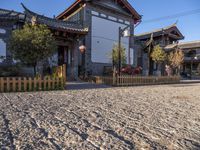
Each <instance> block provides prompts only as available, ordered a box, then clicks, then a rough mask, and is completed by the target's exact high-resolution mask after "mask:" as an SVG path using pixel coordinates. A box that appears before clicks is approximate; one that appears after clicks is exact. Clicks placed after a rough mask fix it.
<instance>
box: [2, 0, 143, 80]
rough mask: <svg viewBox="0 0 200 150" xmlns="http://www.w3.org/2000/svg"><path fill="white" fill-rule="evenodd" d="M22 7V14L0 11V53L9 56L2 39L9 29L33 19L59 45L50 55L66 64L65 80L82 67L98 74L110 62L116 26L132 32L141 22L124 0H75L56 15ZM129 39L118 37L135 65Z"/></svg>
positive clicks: (110, 63)
mask: <svg viewBox="0 0 200 150" xmlns="http://www.w3.org/2000/svg"><path fill="white" fill-rule="evenodd" d="M23 7H24V6H23ZM24 9H25V12H24V13H17V12H13V11H7V10H3V9H1V10H0V32H1V37H2V38H1V39H3V40H0V42H1V45H3V46H1V47H2V48H1V49H2V50H1V53H2V54H3V55H5V56H6V57H7V58H8V57H9V56H11V54H9V50H8V49H7V50H5V49H6V46H5V45H6V42H7V40H5V39H9V36H10V33H11V31H12V30H13V29H16V28H20V27H21V26H22V25H23V24H24V23H25V22H31V21H33V19H34V18H35V19H36V22H37V23H39V24H46V25H47V26H48V27H49V28H50V29H51V30H52V32H53V33H54V35H55V37H56V39H57V41H58V47H59V49H58V52H57V54H55V57H54V58H55V59H56V60H57V64H58V65H61V64H63V63H65V64H67V75H68V79H69V78H74V79H77V78H78V76H79V75H80V74H81V71H82V70H84V74H85V75H88V74H92V75H101V74H102V73H103V68H104V67H105V66H111V65H112V61H111V59H110V57H109V54H110V53H111V51H112V47H113V44H114V43H117V42H118V36H119V27H121V28H124V27H127V26H128V27H129V30H130V34H131V35H133V34H134V25H135V24H137V23H139V22H140V21H141V16H140V15H139V14H138V13H137V11H136V10H135V9H134V8H133V7H132V6H131V5H130V4H129V3H128V1H127V0H117V1H116V0H76V1H75V2H74V3H73V4H72V5H71V6H70V7H69V8H67V9H66V10H65V11H64V12H62V13H61V14H60V15H58V16H57V17H56V18H48V17H45V16H42V15H39V14H36V13H34V12H32V11H30V10H28V9H27V8H26V7H24ZM25 16H26V17H25ZM4 32H5V33H4ZM133 41H134V39H133V36H130V37H129V38H123V40H122V42H123V45H124V46H125V47H126V54H127V58H128V60H129V62H130V63H131V64H136V63H137V59H136V57H137V56H136V54H137V52H136V51H134V49H133V48H134V47H133ZM2 43H3V44H2ZM80 45H85V46H86V51H85V53H83V54H81V53H80V51H79V46H80ZM10 63H11V62H10Z"/></svg>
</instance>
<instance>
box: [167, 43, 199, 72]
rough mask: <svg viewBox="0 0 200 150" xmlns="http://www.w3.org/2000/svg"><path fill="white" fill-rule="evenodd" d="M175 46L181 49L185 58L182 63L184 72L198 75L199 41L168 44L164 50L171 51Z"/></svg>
mask: <svg viewBox="0 0 200 150" xmlns="http://www.w3.org/2000/svg"><path fill="white" fill-rule="evenodd" d="M176 48H180V49H181V50H183V52H184V55H185V58H184V63H183V65H182V67H181V68H182V70H181V72H183V73H184V74H189V75H191V73H192V75H200V41H191V42H182V43H175V44H170V45H167V46H166V47H165V50H166V51H173V50H175V49H176Z"/></svg>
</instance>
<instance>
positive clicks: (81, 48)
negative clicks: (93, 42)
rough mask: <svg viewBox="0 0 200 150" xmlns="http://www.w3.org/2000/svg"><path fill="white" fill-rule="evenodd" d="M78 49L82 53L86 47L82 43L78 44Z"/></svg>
mask: <svg viewBox="0 0 200 150" xmlns="http://www.w3.org/2000/svg"><path fill="white" fill-rule="evenodd" d="M79 50H80V52H81V54H83V53H84V52H85V50H86V47H85V46H84V45H81V46H79Z"/></svg>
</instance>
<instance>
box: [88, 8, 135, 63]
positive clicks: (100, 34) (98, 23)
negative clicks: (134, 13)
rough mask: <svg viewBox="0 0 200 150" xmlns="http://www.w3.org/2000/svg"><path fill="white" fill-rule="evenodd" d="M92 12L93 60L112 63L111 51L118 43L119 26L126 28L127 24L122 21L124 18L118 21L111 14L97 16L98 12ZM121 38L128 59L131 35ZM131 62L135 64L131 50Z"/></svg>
mask: <svg viewBox="0 0 200 150" xmlns="http://www.w3.org/2000/svg"><path fill="white" fill-rule="evenodd" d="M92 14H93V16H92V29H91V30H92V51H91V53H92V62H94V63H112V59H111V53H112V48H113V45H114V44H115V43H116V44H117V43H118V37H119V27H122V28H124V27H126V26H127V25H126V24H124V23H120V22H122V20H120V22H117V18H114V17H111V16H108V18H102V17H98V16H96V15H97V14H98V12H92ZM101 16H102V14H101ZM109 19H110V20H109ZM121 40H122V45H123V46H124V47H125V48H126V56H127V61H128V48H129V37H123V38H122V39H121ZM131 64H133V51H131Z"/></svg>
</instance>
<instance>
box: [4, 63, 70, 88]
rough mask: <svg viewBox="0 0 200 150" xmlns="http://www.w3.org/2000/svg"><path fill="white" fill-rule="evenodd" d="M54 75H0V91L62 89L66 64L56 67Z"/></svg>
mask: <svg viewBox="0 0 200 150" xmlns="http://www.w3.org/2000/svg"><path fill="white" fill-rule="evenodd" d="M57 70H58V71H57V75H56V77H51V76H46V77H44V78H41V77H37V78H36V77H35V78H32V77H0V92H26V91H48V90H62V89H64V87H65V82H66V66H65V65H63V66H59V67H58V68H57Z"/></svg>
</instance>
